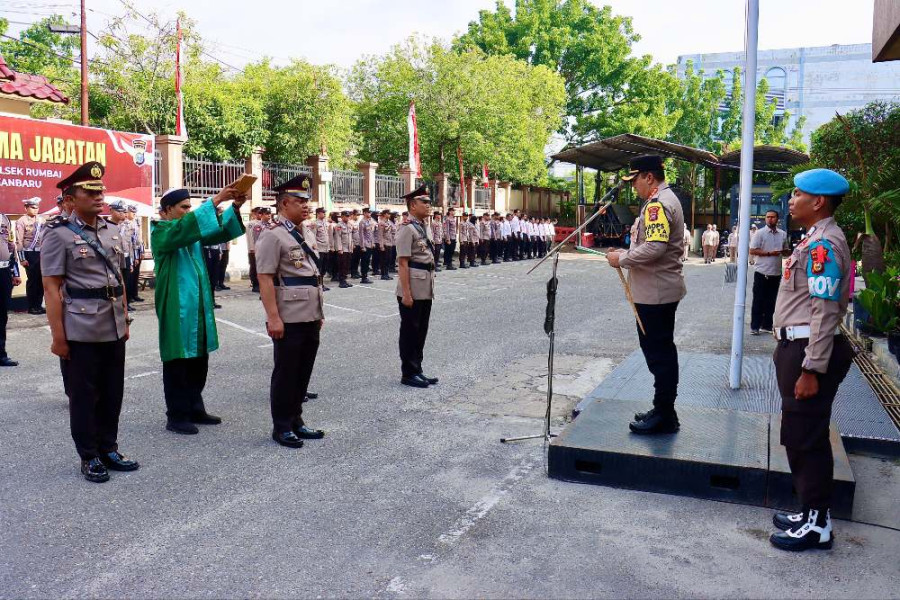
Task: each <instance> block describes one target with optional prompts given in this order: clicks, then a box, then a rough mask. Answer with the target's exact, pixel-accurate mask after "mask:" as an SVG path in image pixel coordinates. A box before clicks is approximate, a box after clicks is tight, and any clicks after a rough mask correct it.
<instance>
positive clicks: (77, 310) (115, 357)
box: [41, 162, 138, 483]
mask: <svg viewBox="0 0 900 600" xmlns="http://www.w3.org/2000/svg"><path fill="white" fill-rule="evenodd" d="M103 174H104V168H103V165H101V164H100V163H98V162H89V163H86V164H84V165H82V166H81V167H79V168H78V169H76V170H75V172H74V173H72V174H71V175H70V176H69V177H67V178H65V179H64V180H62V181H60V182H59V184H57V187H59V188H60V189H61V190H62V191H63V196H64V197H65V199H66V200H67V201H70V203H71V207H72V212H71V214H70V215H69V216H68V217H63V216H61V217H58V218H56V219H54V220H52V221H50V222H49V223H47V230H46V233H45V235H44V243H43V247H42V249H41V254H42V256H41V261H42V269H43V276H44V297H45V301H46V303H47V320H48V321H49V323H50V333H51V335H52V338H53V342H52V344H51V346H50V351H51V352H53V354H55V355H57V356H59V358H60V367H61V370H62V376H63V381H64V385H65V388H66V393H67V394H68V396H69V420H70V424H71V429H72V438H73V439H74V440H75V448H76V450H77V451H78V455H79V456H80V457H81V472H82V474H83V475H84V478H85V479H87V480H88V481H93V482H97V483H100V482H103V481H107V480H108V479H109V472H108V470H107V469H112V470H114V471H134V470H135V469H137V468H138V463H136V462H135V461H133V460H129V459H128V458H126V457H125V456H123V455H122V454H120V453H119V448H118V444H117V437H118V429H119V413H120V412H121V410H122V392H123V386H124V379H125V342H126V341H127V340H128V323H127V309H126V303H125V290H124V286H123V284H124V282H123V281H122V274H121V270H122V267H123V266H124V264H125V254H124V253H123V250H122V246H121V236H120V235H119V228H118V227H116V226H114V225H113V224H111V223H108V222H107V221H106V220H105V219H103V218H102V217H101V216H100V213H101V212H103V209H104V201H103V191H104V189H105V188H104V186H103Z"/></svg>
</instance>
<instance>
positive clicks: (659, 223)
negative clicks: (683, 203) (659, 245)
mask: <svg viewBox="0 0 900 600" xmlns="http://www.w3.org/2000/svg"><path fill="white" fill-rule="evenodd" d="M670 229H671V228H670V227H669V219H668V218H667V217H666V211H665V210H664V209H663V205H662V203H660V202H658V201H652V202H650V203H649V204H648V205H647V208H646V209H645V210H644V241H645V242H668V241H669V235H670Z"/></svg>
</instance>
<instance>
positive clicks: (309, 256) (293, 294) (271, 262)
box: [256, 175, 325, 448]
mask: <svg viewBox="0 0 900 600" xmlns="http://www.w3.org/2000/svg"><path fill="white" fill-rule="evenodd" d="M311 187H312V180H311V178H310V177H309V175H298V176H297V177H294V178H293V179H291V180H290V181H286V182H285V183H283V184H281V185H279V186H278V187H276V188H275V191H276V192H277V193H278V195H277V196H276V203H277V206H278V213H279V214H280V215H281V217H282V218H281V221H280V223H278V224H277V225H274V226H272V227H271V228H269V229H267V230H266V231H265V232H263V234H262V235H261V236H260V238H259V241H258V243H257V245H256V261H257V269H258V272H259V282H260V297H261V298H262V303H263V307H264V308H265V311H266V331H267V332H268V334H269V336H270V337H271V338H272V340H273V342H274V347H275V350H274V352H275V364H274V367H273V369H272V380H271V387H270V391H269V400H270V404H271V408H272V423H273V430H272V439H274V440H275V441H276V442H278V443H279V444H281V445H282V446H287V447H289V448H300V447H301V446H303V440H304V439H319V438H322V437H324V435H325V433H324V432H323V431H320V430H318V429H311V428H309V427H307V426H306V424H305V423H304V422H303V400H304V398H305V397H306V394H307V388H308V386H309V378H310V376H311V375H312V371H313V365H314V364H315V362H316V354H317V353H318V351H319V330H320V329H321V328H322V324H323V323H324V322H325V313H324V308H323V306H324V297H323V295H322V294H323V290H322V286H321V283H320V282H321V279H320V275H321V273H322V271H321V268H320V264H321V263H320V261H321V258H320V256H319V254H318V253H317V252H316V251H315V250H313V249H312V243H313V241H314V240H313V239H312V237H310V238H309V239H307V238H306V237H305V236H304V232H305V228H304V227H302V223H303V221H304V220H305V219H306V218H307V217H308V216H309V199H310V196H311V193H310V188H311Z"/></svg>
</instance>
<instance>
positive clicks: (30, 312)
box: [28, 308, 44, 315]
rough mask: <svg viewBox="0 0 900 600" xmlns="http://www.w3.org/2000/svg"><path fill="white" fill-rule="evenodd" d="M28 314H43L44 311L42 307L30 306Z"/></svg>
mask: <svg viewBox="0 0 900 600" xmlns="http://www.w3.org/2000/svg"><path fill="white" fill-rule="evenodd" d="M28 314H29V315H42V314H44V313H43V312H41V309H39V308H29V309H28Z"/></svg>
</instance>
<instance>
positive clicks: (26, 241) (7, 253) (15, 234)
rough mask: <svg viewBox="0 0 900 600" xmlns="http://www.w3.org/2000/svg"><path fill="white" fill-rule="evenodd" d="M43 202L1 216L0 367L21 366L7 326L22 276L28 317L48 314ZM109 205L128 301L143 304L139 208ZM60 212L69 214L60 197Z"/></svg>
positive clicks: (25, 203)
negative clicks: (13, 216) (10, 352)
mask: <svg viewBox="0 0 900 600" xmlns="http://www.w3.org/2000/svg"><path fill="white" fill-rule="evenodd" d="M40 203H41V199H40V198H26V199H24V200H22V204H23V206H24V210H25V214H23V215H22V216H21V217H19V218H18V219H16V220H15V221H12V220H11V219H10V218H9V217H8V216H7V215H5V214H2V213H0V240H2V242H0V367H15V366H18V362H16V361H15V360H13V359H12V358H10V357H9V356H8V354H7V352H6V326H7V322H8V318H9V303H10V300H11V297H12V290H13V288H14V287H16V286H18V285H20V284H21V283H22V275H23V274H24V275H25V297H26V300H27V304H28V314H30V315H43V314H46V312H47V311H46V309H45V308H44V306H43V304H44V286H43V282H42V276H43V273H42V270H41V250H42V248H43V245H44V235H45V234H46V232H47V230H48V229H47V221H48V219H47V217H45V216H44V215H41V214H39V211H40ZM108 206H109V209H110V218H109V220H110V221H111V222H112V223H113V224H114V225H115V226H116V227H117V228H118V231H119V239H120V240H121V244H122V251H123V257H124V265H123V267H122V269H123V282H124V286H125V290H126V298H127V300H128V302H129V304H130V303H132V302H143V301H144V299H143V298H141V297H140V296H139V295H138V284H139V277H140V265H141V259H142V257H143V254H144V242H143V236H142V234H141V228H140V224H139V222H138V221H137V219H136V215H137V206H136V205H134V204H131V203H127V202H123V201H121V200H116V201H114V202H111V203H109V204H108ZM57 211H58V212H59V214H66V207H65V204H64V203H63V197H62V196H59V197H58V198H57Z"/></svg>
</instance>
